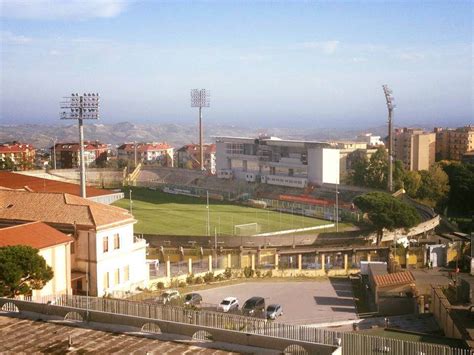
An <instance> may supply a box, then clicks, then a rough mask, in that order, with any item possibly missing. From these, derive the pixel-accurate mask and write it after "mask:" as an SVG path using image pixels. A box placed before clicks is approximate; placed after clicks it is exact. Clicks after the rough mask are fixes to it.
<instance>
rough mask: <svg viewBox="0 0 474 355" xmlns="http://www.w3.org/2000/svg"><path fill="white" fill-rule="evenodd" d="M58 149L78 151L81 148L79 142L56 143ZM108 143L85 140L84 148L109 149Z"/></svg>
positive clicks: (60, 150)
mask: <svg viewBox="0 0 474 355" xmlns="http://www.w3.org/2000/svg"><path fill="white" fill-rule="evenodd" d="M55 147H56V151H58V152H78V151H79V150H80V145H79V143H56V145H55ZM51 149H52V148H51ZM107 149H108V146H107V144H103V143H99V142H84V150H88V151H91V150H107Z"/></svg>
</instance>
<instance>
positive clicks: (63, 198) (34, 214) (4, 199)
mask: <svg viewBox="0 0 474 355" xmlns="http://www.w3.org/2000/svg"><path fill="white" fill-rule="evenodd" d="M0 205H1V206H6V207H5V208H1V209H0V227H1V226H3V227H10V226H15V225H18V224H22V223H26V222H37V221H39V222H43V223H46V224H48V225H49V226H50V227H52V228H54V229H57V230H59V231H61V232H63V233H65V234H71V235H72V236H73V238H74V242H73V243H72V244H71V288H72V291H73V293H75V294H86V293H88V294H89V295H92V296H105V295H112V296H117V297H120V296H123V295H125V294H126V293H127V292H131V291H135V290H136V288H137V287H142V288H143V287H146V285H147V282H148V268H147V265H146V241H145V240H143V239H140V238H137V237H135V236H134V234H133V225H134V224H135V223H136V220H135V219H134V218H133V216H132V215H131V214H130V213H129V212H128V211H127V210H124V209H122V208H119V207H115V206H109V205H103V204H101V203H97V202H93V201H91V200H88V199H83V198H81V197H78V196H73V195H70V194H67V193H45V192H25V191H13V190H0ZM45 206H47V208H45Z"/></svg>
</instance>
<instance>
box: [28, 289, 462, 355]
mask: <svg viewBox="0 0 474 355" xmlns="http://www.w3.org/2000/svg"><path fill="white" fill-rule="evenodd" d="M25 300H26V301H31V302H36V303H45V304H54V305H56V306H64V307H71V308H76V309H78V310H82V311H86V312H87V311H97V312H105V313H113V314H120V315H126V316H133V317H141V318H148V319H152V320H162V321H171V322H177V323H184V324H192V325H197V326H202V327H208V328H216V329H224V330H233V331H239V332H245V333H251V334H258V335H265V336H271V337H277V338H284V339H290V340H295V341H304V342H311V343H318V344H325V345H332V346H334V345H340V346H342V354H343V355H349V354H351V355H352V354H361V355H362V354H364V355H365V354H382V353H383V354H417V355H418V354H426V355H435V354H443V355H471V351H470V350H469V349H461V348H452V347H448V346H443V345H437V344H429V343H426V342H412V341H403V340H398V339H391V338H385V337H379V336H370V335H364V334H360V333H354V332H339V331H334V330H328V329H322V328H313V327H309V326H304V325H290V324H283V323H278V322H274V321H269V320H266V319H258V318H252V317H246V316H240V315H235V314H227V313H222V312H215V311H206V310H195V309H189V308H184V307H176V306H167V305H160V304H155V303H150V302H136V301H128V300H120V299H107V298H99V297H86V296H67V295H61V296H57V297H53V296H49V297H43V298H41V299H39V300H38V299H37V300H35V301H32V300H31V299H25Z"/></svg>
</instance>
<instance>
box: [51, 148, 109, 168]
mask: <svg viewBox="0 0 474 355" xmlns="http://www.w3.org/2000/svg"><path fill="white" fill-rule="evenodd" d="M80 148H81V146H80V144H79V143H56V144H55V146H54V147H53V148H51V154H52V155H53V154H56V167H57V168H58V169H75V168H78V167H79V166H80V164H81V155H80V150H81V149H80ZM109 155H110V147H109V145H107V144H103V143H99V142H84V163H85V165H86V166H90V165H91V164H92V163H94V164H100V163H101V162H105V161H107V159H108V156H109Z"/></svg>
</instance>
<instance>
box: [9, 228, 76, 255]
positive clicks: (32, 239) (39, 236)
mask: <svg viewBox="0 0 474 355" xmlns="http://www.w3.org/2000/svg"><path fill="white" fill-rule="evenodd" d="M72 241H73V239H72V238H71V237H69V236H67V235H66V234H64V233H62V232H60V231H58V230H57V229H54V228H53V227H50V226H48V225H47V224H45V223H42V222H32V223H26V224H20V225H18V226H13V227H8V228H2V229H0V247H6V246H10V245H28V246H30V247H32V248H36V249H44V248H48V247H51V246H53V245H58V244H64V243H70V242H72Z"/></svg>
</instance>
